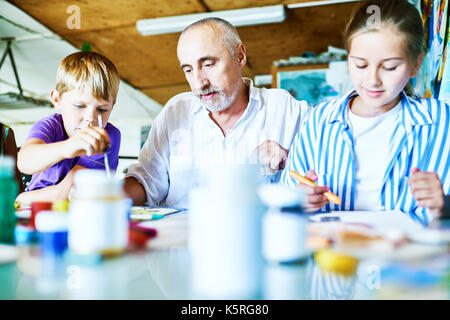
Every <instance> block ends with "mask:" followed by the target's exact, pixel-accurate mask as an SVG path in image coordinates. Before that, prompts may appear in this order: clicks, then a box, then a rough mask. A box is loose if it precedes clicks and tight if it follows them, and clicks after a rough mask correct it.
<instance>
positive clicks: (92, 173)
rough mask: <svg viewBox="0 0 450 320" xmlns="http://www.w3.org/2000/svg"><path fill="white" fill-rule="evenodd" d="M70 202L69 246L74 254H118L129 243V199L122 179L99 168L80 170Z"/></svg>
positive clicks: (76, 176)
mask: <svg viewBox="0 0 450 320" xmlns="http://www.w3.org/2000/svg"><path fill="white" fill-rule="evenodd" d="M74 188H75V190H74V192H73V197H72V198H71V201H70V205H69V248H70V250H71V252H73V253H76V254H101V255H102V256H114V255H118V254H121V253H122V252H123V251H124V250H125V249H126V247H127V244H128V224H129V222H128V211H129V208H130V202H129V199H127V198H125V195H124V193H123V189H122V181H121V180H119V179H117V178H115V177H107V175H106V174H105V172H104V171H100V170H88V169H86V170H79V171H77V173H76V174H75V178H74Z"/></svg>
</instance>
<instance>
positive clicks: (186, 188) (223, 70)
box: [124, 18, 308, 207]
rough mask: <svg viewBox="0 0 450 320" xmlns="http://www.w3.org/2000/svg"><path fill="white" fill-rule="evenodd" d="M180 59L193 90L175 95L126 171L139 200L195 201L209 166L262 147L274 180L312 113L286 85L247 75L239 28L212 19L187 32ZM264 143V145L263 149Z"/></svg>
mask: <svg viewBox="0 0 450 320" xmlns="http://www.w3.org/2000/svg"><path fill="white" fill-rule="evenodd" d="M177 54H178V59H179V62H180V66H181V69H182V70H183V72H184V74H185V76H186V80H187V81H188V83H189V86H190V87H191V90H192V92H185V93H181V94H178V95H176V96H175V97H173V98H172V99H170V100H169V101H168V102H167V104H166V105H165V107H164V108H163V110H162V111H161V113H160V114H159V115H158V116H157V117H156V119H155V121H154V123H153V125H152V129H151V131H150V134H149V138H148V140H147V142H146V143H145V145H144V147H143V148H142V150H141V152H140V154H139V163H138V164H136V165H132V166H131V167H130V168H129V170H128V173H127V175H126V177H125V182H124V188H125V191H126V193H127V194H128V195H129V196H130V197H131V198H132V199H133V203H134V204H135V205H142V204H144V203H145V202H147V203H148V205H164V206H178V207H188V196H189V193H190V190H191V189H192V188H193V187H195V186H196V185H197V182H198V175H199V169H200V168H202V167H203V166H205V165H211V164H215V163H223V162H224V161H225V162H231V163H244V162H246V161H249V159H251V157H252V154H255V153H256V154H257V155H258V157H259V161H260V162H261V163H262V164H263V165H265V166H266V168H268V169H270V170H271V172H270V173H271V174H273V176H272V178H271V179H272V181H276V180H277V177H278V178H279V175H278V174H277V173H276V171H277V170H280V169H282V168H283V167H284V163H285V161H286V158H287V153H288V150H289V147H290V145H291V143H292V140H293V138H294V135H295V134H296V133H297V131H298V129H299V126H300V122H301V121H303V119H302V118H304V117H305V116H306V114H307V112H308V106H307V103H306V102H305V101H303V102H301V101H297V100H296V99H295V98H293V97H292V96H291V95H290V94H289V93H288V92H287V91H285V90H281V89H259V88H255V87H254V86H253V83H252V81H251V80H250V79H247V78H242V68H243V67H244V66H245V64H246V62H247V53H246V49H245V46H244V44H242V42H241V40H240V38H239V35H238V33H237V31H236V29H235V28H234V27H233V26H232V25H231V24H229V23H228V22H227V21H225V20H222V19H219V18H208V19H203V20H200V21H198V22H195V23H193V24H192V25H190V26H188V27H187V28H186V29H185V30H184V31H183V32H182V34H181V35H180V38H179V41H178V48H177ZM255 150H256V152H255Z"/></svg>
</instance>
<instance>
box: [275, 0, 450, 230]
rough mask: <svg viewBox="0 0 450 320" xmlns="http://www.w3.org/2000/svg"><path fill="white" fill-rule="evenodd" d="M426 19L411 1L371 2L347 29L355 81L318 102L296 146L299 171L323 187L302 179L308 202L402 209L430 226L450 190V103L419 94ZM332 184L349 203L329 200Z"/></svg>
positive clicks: (293, 159) (309, 205) (293, 156)
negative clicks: (414, 89)
mask: <svg viewBox="0 0 450 320" xmlns="http://www.w3.org/2000/svg"><path fill="white" fill-rule="evenodd" d="M423 34H424V32H423V26H422V20H421V17H420V15H419V13H418V11H417V10H416V8H415V7H414V6H413V5H411V4H410V3H408V2H407V1H406V0H391V1H385V0H375V1H365V2H364V4H363V5H362V6H361V7H360V8H359V9H358V10H357V11H356V13H355V14H354V16H353V18H352V19H351V20H350V23H349V24H348V26H347V28H346V31H345V36H344V40H345V45H346V49H347V51H348V69H349V75H350V78H351V80H352V83H353V85H354V89H353V90H351V91H350V92H348V93H347V94H345V95H344V96H343V97H342V98H340V99H337V100H335V101H331V102H325V103H322V104H320V105H319V106H317V107H316V108H315V109H314V110H313V112H312V114H311V116H310V118H309V119H308V120H307V122H306V123H305V125H304V126H303V127H302V129H301V130H300V132H299V134H298V136H297V137H296V139H295V141H294V143H293V145H292V147H291V152H290V153H289V158H288V164H287V166H286V169H285V170H284V172H283V174H282V178H281V183H283V184H287V185H290V186H294V185H296V183H295V181H294V180H293V179H292V178H291V177H290V176H289V172H290V171H291V170H294V171H297V172H299V173H300V174H303V175H306V176H307V177H308V178H310V179H311V180H313V181H317V184H318V185H323V186H322V187H303V188H304V189H305V192H306V193H307V196H306V198H305V205H304V206H305V208H306V210H308V211H315V210H318V209H321V208H322V207H324V206H325V207H326V209H328V210H402V211H403V212H408V213H410V215H411V216H412V217H413V218H415V219H416V220H419V221H420V222H422V223H423V224H428V223H429V221H430V219H431V218H432V216H434V217H438V216H440V215H441V214H442V211H443V209H444V195H445V194H449V191H450V179H449V178H448V171H449V164H450V159H449V153H450V140H449V139H448V138H447V137H448V135H449V121H450V114H449V110H450V109H449V106H447V105H445V104H444V103H442V102H440V101H437V100H434V99H422V100H419V99H415V98H412V97H411V90H410V85H409V84H408V81H409V79H410V78H411V77H414V76H415V74H416V72H417V71H418V70H419V68H420V65H421V63H422V58H423V52H422V43H423V38H424V35H423ZM329 190H331V191H332V192H334V193H336V194H337V195H338V196H339V197H340V198H341V200H342V201H341V204H340V205H335V204H330V203H329V202H328V200H327V198H326V197H325V196H324V192H326V191H329Z"/></svg>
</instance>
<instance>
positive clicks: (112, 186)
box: [73, 169, 123, 199]
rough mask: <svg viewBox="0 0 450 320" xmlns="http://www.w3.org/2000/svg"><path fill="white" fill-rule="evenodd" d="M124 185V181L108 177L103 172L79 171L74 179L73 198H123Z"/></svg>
mask: <svg viewBox="0 0 450 320" xmlns="http://www.w3.org/2000/svg"><path fill="white" fill-rule="evenodd" d="M122 184H123V181H122V180H120V179H118V178H116V177H108V176H107V175H106V172H105V171H103V170H92V169H83V170H78V171H77V172H76V173H75V178H74V188H75V190H74V194H73V198H74V199H92V198H104V197H123V190H122Z"/></svg>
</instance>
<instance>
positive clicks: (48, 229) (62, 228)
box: [36, 211, 68, 256]
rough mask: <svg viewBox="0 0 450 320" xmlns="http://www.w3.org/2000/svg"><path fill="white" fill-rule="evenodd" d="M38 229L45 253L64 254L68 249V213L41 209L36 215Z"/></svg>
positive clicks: (41, 245) (40, 242)
mask: <svg viewBox="0 0 450 320" xmlns="http://www.w3.org/2000/svg"><path fill="white" fill-rule="evenodd" d="M36 229H37V231H38V236H39V244H40V247H41V252H42V254H43V255H56V256H59V255H62V254H63V253H64V252H65V251H66V249H67V239H68V231H67V230H68V215H67V214H66V213H60V212H55V211H41V212H39V213H38V215H37V216H36Z"/></svg>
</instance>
